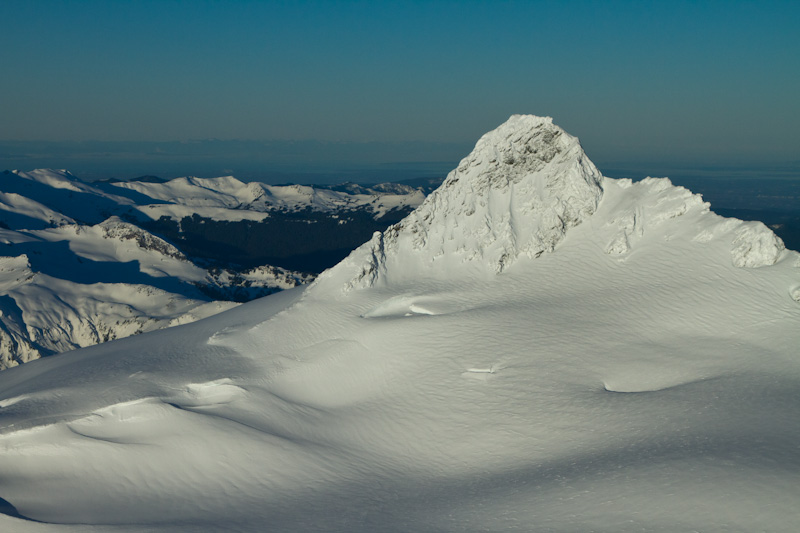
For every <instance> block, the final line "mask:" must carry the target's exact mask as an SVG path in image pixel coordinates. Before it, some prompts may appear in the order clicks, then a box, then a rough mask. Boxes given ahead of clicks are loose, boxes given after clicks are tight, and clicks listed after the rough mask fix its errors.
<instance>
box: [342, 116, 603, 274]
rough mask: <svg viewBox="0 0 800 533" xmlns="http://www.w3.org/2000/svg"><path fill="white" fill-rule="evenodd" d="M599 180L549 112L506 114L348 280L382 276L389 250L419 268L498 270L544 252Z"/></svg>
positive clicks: (582, 211) (594, 194)
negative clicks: (468, 265)
mask: <svg viewBox="0 0 800 533" xmlns="http://www.w3.org/2000/svg"><path fill="white" fill-rule="evenodd" d="M602 181H603V176H602V174H601V173H600V171H598V170H597V168H596V167H595V166H594V164H593V163H592V162H591V161H590V160H589V159H588V158H587V157H586V155H585V154H584V152H583V149H582V148H581V145H580V143H579V142H578V139H577V138H576V137H573V136H571V135H569V134H568V133H566V132H565V131H564V130H563V129H561V128H560V127H558V126H556V125H555V124H553V120H552V119H551V118H550V117H537V116H532V115H514V116H512V117H511V118H510V119H509V120H508V121H507V122H505V123H504V124H502V125H501V126H500V127H498V128H497V129H495V130H493V131H490V132H489V133H487V134H485V135H484V136H483V137H481V138H480V140H478V143H477V144H476V146H475V149H474V150H473V151H472V153H470V154H469V155H468V156H467V157H466V158H464V159H463V160H462V161H461V163H460V164H459V165H458V167H457V168H456V169H455V170H453V171H452V172H450V174H449V175H448V176H447V179H445V181H444V183H443V184H442V186H441V187H439V189H437V190H436V191H434V192H433V193H432V194H431V195H430V196H429V197H428V198H427V199H426V200H425V202H424V203H423V204H422V205H421V206H420V207H419V208H418V209H417V210H416V211H415V212H413V213H411V214H410V215H409V216H408V217H407V218H406V219H404V220H403V221H402V222H400V223H398V224H396V225H394V226H392V227H390V228H389V229H388V230H387V231H385V232H384V233H383V234H378V233H376V234H375V235H374V236H373V239H372V241H370V243H369V248H370V254H369V258H368V260H367V261H366V264H365V265H364V268H363V269H362V271H361V272H360V273H359V274H358V276H357V278H356V280H354V282H353V284H351V285H352V286H357V285H372V284H373V283H375V282H376V281H378V279H380V278H382V277H385V276H387V275H390V273H389V272H388V270H387V268H388V263H389V262H391V259H390V257H389V256H395V255H403V256H404V259H403V260H404V261H417V262H421V263H423V264H422V265H420V266H422V267H424V268H433V269H436V268H438V267H440V266H441V267H445V268H450V267H452V262H453V261H457V262H478V263H479V264H480V263H483V264H484V265H485V266H486V267H488V268H489V269H490V270H491V271H494V272H502V271H503V270H504V269H505V268H507V267H508V266H509V265H510V264H512V263H513V262H514V261H515V260H516V259H517V258H518V257H520V256H527V257H536V256H539V255H541V254H542V253H545V252H551V251H553V249H554V248H555V246H556V244H558V242H559V241H560V240H561V239H562V238H563V237H564V235H565V233H566V231H567V229H569V228H570V227H573V226H576V225H578V224H580V223H581V222H582V221H583V220H584V219H585V218H586V217H588V216H590V215H591V214H592V213H594V211H595V209H596V208H597V205H598V202H599V201H600V199H601V197H602V194H603V189H602V186H601V185H602ZM398 252H402V253H401V254H398ZM397 268H400V267H397Z"/></svg>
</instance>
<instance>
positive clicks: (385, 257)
mask: <svg viewBox="0 0 800 533" xmlns="http://www.w3.org/2000/svg"><path fill="white" fill-rule="evenodd" d="M798 326H800V254H798V253H797V252H794V251H791V250H786V249H784V247H783V243H782V242H781V241H780V239H778V238H777V237H775V236H774V234H773V233H772V232H771V231H770V230H769V229H768V228H766V227H765V226H764V225H762V224H760V223H751V222H741V221H738V220H735V219H725V218H722V217H720V216H717V215H716V214H714V213H713V212H712V211H711V210H710V209H709V205H708V204H707V203H705V202H703V201H702V199H701V198H700V197H699V196H696V195H693V194H691V193H690V192H689V191H687V190H686V189H683V188H680V187H675V186H673V185H672V184H671V183H670V182H669V180H667V179H652V178H651V179H646V180H643V181H641V182H637V183H632V182H631V181H629V180H614V179H609V178H606V177H603V176H602V175H601V174H600V173H599V172H598V171H597V169H596V168H595V167H594V165H593V164H592V163H591V161H589V160H588V158H587V157H586V156H585V154H584V153H583V151H582V150H581V148H580V145H579V143H578V141H577V139H576V138H574V137H572V136H570V135H568V134H567V133H566V132H564V131H563V130H561V129H560V128H559V127H557V126H555V125H553V123H552V121H551V120H550V119H549V118H540V117H532V116H514V117H512V118H511V119H510V120H509V121H508V122H507V123H505V124H503V125H502V126H500V127H499V128H498V129H497V130H495V131H493V132H490V133H488V134H487V135H485V136H484V137H483V138H482V139H481V140H480V141H479V142H478V144H477V146H476V149H475V151H474V152H473V153H472V154H470V155H469V156H468V157H467V158H465V159H464V160H463V161H462V163H461V164H460V165H459V167H458V168H457V169H456V170H454V171H453V172H452V173H451V174H450V175H449V176H448V178H447V179H446V180H445V182H444V183H443V184H442V186H441V188H440V189H438V190H437V191H436V192H435V193H433V194H432V195H430V196H429V197H428V198H427V199H426V200H425V201H424V202H423V204H422V205H421V206H420V207H419V208H418V209H417V210H416V211H415V212H414V213H412V214H411V215H409V216H408V217H407V218H406V219H404V220H403V221H402V222H400V223H398V224H396V225H395V226H393V227H391V228H390V229H389V230H387V231H386V232H384V233H382V234H376V235H375V237H373V239H372V240H371V241H370V242H368V243H366V244H364V245H363V246H362V247H360V248H358V249H357V250H355V251H354V252H353V253H352V254H351V255H350V256H349V257H348V258H347V259H345V260H344V261H343V262H341V263H340V264H339V265H337V266H336V267H334V268H332V269H330V270H328V271H326V272H325V273H323V274H322V275H321V276H319V277H318V278H317V280H316V281H315V282H314V283H313V284H311V285H310V286H307V287H301V288H295V289H290V290H287V291H283V292H281V293H277V294H274V295H271V296H268V297H266V298H263V299H260V300H256V301H253V302H250V303H247V304H243V305H241V306H238V307H235V308H233V309H231V310H229V311H226V312H223V313H220V314H218V315H215V316H213V317H210V318H207V319H205V320H200V321H197V322H194V323H191V324H187V325H184V326H179V327H175V328H171V329H168V330H160V331H155V332H152V333H147V334H144V335H140V336H136V337H130V338H126V339H122V340H118V341H114V342H110V343H106V344H103V345H98V346H93V347H90V348H85V349H81V350H77V351H74V352H71V353H69V354H64V355H60V356H54V357H50V358H46V359H42V360H38V361H33V362H31V363H28V364H25V365H22V366H20V367H16V368H12V369H10V370H7V371H4V372H2V373H0V427H2V430H0V449H2V453H0V498H3V499H4V500H6V501H7V502H9V504H8V505H6V506H5V507H4V509H5V511H6V515H0V528H2V530H4V531H15V532H17V531H18V532H23V533H25V532H50V531H56V532H59V531H62V532H73V531H81V532H82V531H104V532H105V531H110V532H127V531H135V532H144V531H248V532H249V531H253V532H257V531H259V532H260V531H281V532H283V531H340V532H374V531H384V532H385V531H398V532H399V531H505V530H517V531H537V532H548V531H550V532H556V531H557V532H575V531H600V532H624V531H663V532H674V531H704V532H709V531H742V532H745V531H747V532H749V531H770V532H784V531H785V532H793V531H796V530H797V524H798V522H799V521H800V424H798V423H797V420H798V417H800V352H799V351H798V346H800V327H798ZM11 515H17V516H11Z"/></svg>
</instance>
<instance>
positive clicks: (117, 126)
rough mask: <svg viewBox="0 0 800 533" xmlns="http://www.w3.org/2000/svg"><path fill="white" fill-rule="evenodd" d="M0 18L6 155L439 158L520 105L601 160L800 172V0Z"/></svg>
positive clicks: (312, 169)
mask: <svg viewBox="0 0 800 533" xmlns="http://www.w3.org/2000/svg"><path fill="white" fill-rule="evenodd" d="M0 21H2V30H0V66H1V67H2V72H3V82H2V83H1V84H0V166H5V167H8V166H9V165H12V164H14V165H20V166H22V169H23V170H26V169H29V168H34V167H35V166H42V165H39V163H46V165H44V166H58V167H66V168H70V169H74V168H75V167H76V166H78V167H81V166H82V168H85V169H87V170H86V172H87V173H94V174H97V175H99V174H102V173H103V172H107V173H109V174H114V173H116V174H119V175H122V174H124V173H132V174H136V175H139V174H156V173H158V172H167V173H175V174H176V175H186V174H189V173H191V174H196V175H202V174H209V175H219V174H220V173H223V171H231V172H228V173H236V172H239V173H245V174H247V176H243V177H253V176H258V174H259V172H261V173H262V174H264V175H269V176H271V177H272V178H273V179H283V178H285V177H286V176H291V175H292V174H300V173H303V172H306V173H310V174H314V173H317V174H320V173H325V172H330V173H335V172H347V171H348V169H349V171H352V172H355V171H359V172H362V173H364V174H369V172H372V171H378V170H380V169H383V170H384V171H387V169H389V170H388V172H389V173H390V174H391V173H399V174H402V173H403V172H404V170H403V169H404V168H405V169H409V168H412V167H413V168H414V169H415V170H414V171H409V175H411V174H413V173H414V172H418V173H426V172H428V173H430V172H440V171H441V169H446V168H449V167H452V166H453V165H454V164H455V163H457V161H458V160H459V159H460V158H461V157H463V156H465V155H466V154H467V153H468V152H469V150H470V149H471V147H472V146H473V145H474V143H475V141H476V140H477V139H478V137H480V135H482V134H483V133H485V132H486V131H488V130H491V129H493V128H494V127H496V126H497V125H499V124H500V123H502V122H503V121H505V120H506V119H507V118H508V116H510V115H511V114H515V113H532V114H537V115H548V116H552V117H553V118H554V120H555V122H556V123H557V124H559V125H561V126H562V127H564V128H565V129H566V130H567V131H568V132H570V133H572V134H573V135H576V136H578V137H579V138H580V139H581V142H582V144H583V146H584V148H585V149H586V151H587V153H588V154H589V157H590V158H592V159H593V160H594V161H595V162H596V163H598V165H599V166H600V167H601V169H603V168H604V167H606V168H629V169H630V168H637V169H638V168H639V167H647V165H651V166H654V167H656V168H655V169H654V170H659V169H664V170H667V169H668V168H670V167H671V166H672V167H697V168H700V167H702V168H712V167H713V168H717V167H722V168H736V167H742V168H744V167H746V168H754V169H767V168H772V169H784V170H785V169H786V168H789V169H790V170H789V173H790V174H791V173H792V172H796V171H797V168H798V167H800V154H799V153H798V147H800V101H798V98H797V95H798V94H800V60H798V57H800V31H798V29H797V28H798V27H800V2H796V1H790V2H767V1H761V2H736V1H724V2H700V1H696V2H676V1H669V2H647V1H637V2H613V1H606V2H580V1H560V2H545V1H529V2H503V1H490V2H488V1H487V2H470V1H459V2H437V1H429V2H333V1H330V2H304V1H296V2H277V1H262V2H246V1H240V2H235V1H215V2H204V1H185V2H184V1H176V0H161V1H156V2H151V1H138V2H125V1H115V2H107V1H92V0H82V1H45V0H27V1H17V0H4V1H3V2H0ZM45 141H46V142H45ZM253 141H258V142H260V143H262V146H264V147H265V148H264V150H263V153H262V150H261V149H260V148H259V144H258V143H255V144H254V143H253ZM197 143H200V144H204V145H205V147H206V148H207V149H208V150H207V152H208V153H206V152H204V154H205V155H198V154H197V153H196V152H197ZM190 144H191V145H192V149H190V150H188V151H187V150H185V149H182V148H180V147H183V148H186V146H188V145H190ZM287 145H292V146H293V147H294V148H293V150H290V151H289V152H290V154H289V155H287V154H285V153H284V154H282V153H281V150H280V147H281V146H287ZM320 146H323V147H324V149H321V150H320ZM209 154H211V155H209ZM276 154H277V155H276ZM58 163H63V164H60V165H59V164H58ZM25 165H27V166H25ZM114 165H116V167H115V166H114ZM14 168H16V167H14ZM183 168H185V169H186V171H185V172H181V171H182V170H183ZM90 169H91V170H90ZM123 169H124V171H123ZM776 172H778V170H776ZM282 173H283V174H282ZM798 175H800V174H798ZM94 177H97V176H94ZM411 177H413V176H411Z"/></svg>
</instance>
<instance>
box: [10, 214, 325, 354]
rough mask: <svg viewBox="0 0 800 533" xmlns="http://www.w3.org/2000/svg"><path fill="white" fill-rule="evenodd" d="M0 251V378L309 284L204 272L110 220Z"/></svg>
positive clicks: (19, 237)
mask: <svg viewBox="0 0 800 533" xmlns="http://www.w3.org/2000/svg"><path fill="white" fill-rule="evenodd" d="M0 243H2V244H4V245H5V246H4V250H3V256H0V370H2V369H5V368H8V367H10V366H14V365H17V364H20V363H25V362H28V361H31V360H33V359H38V358H39V357H42V356H45V355H52V354H54V353H60V352H65V351H68V350H72V349H75V348H79V347H85V346H91V345H93V344H97V343H100V342H106V341H108V340H112V339H116V338H121V337H127V336H129V335H134V334H138V333H143V332H145V331H151V330H154V329H160V328H164V327H169V326H172V325H175V324H181V323H186V322H190V321H192V320H197V319H199V318H204V317H206V316H210V315H212V314H215V313H218V312H220V311H222V310H225V309H230V308H231V307H232V306H234V305H236V304H235V303H234V302H233V300H236V301H243V300H246V299H252V298H250V297H251V296H252V297H256V296H261V295H264V294H269V293H271V292H275V291H277V290H282V289H287V288H291V287H295V286H297V285H298V284H300V283H304V282H308V281H310V279H311V277H310V276H306V275H303V274H299V273H294V272H288V271H285V270H283V269H280V268H275V267H268V266H265V267H261V268H259V269H250V270H246V271H241V272H239V271H237V272H232V271H230V270H225V269H212V270H208V269H205V268H202V267H199V266H197V265H196V264H194V263H193V262H191V261H190V260H189V259H188V258H187V257H186V256H185V255H184V254H183V253H181V252H180V251H179V250H178V249H177V248H175V247H174V246H172V245H171V244H169V243H167V242H165V241H164V240H162V239H160V238H158V237H156V236H154V235H151V234H150V233H148V232H146V231H144V230H142V229H141V228H139V227H137V226H135V225H133V224H130V223H127V222H124V221H122V220H120V219H118V218H116V217H111V218H109V219H107V220H105V221H104V222H101V223H99V224H96V225H93V226H87V225H79V224H65V225H61V226H57V227H49V228H45V229H38V230H16V231H15V230H10V229H0ZM213 299H217V300H221V301H212V300H213Z"/></svg>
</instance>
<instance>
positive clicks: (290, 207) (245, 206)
mask: <svg viewBox="0 0 800 533" xmlns="http://www.w3.org/2000/svg"><path fill="white" fill-rule="evenodd" d="M113 185H114V186H115V187H118V188H120V189H128V190H133V191H136V192H138V193H141V194H142V195H144V196H147V197H149V198H152V199H154V200H159V201H160V202H162V203H154V204H149V205H146V206H140V207H138V209H139V210H140V211H141V212H142V213H144V214H146V215H147V216H149V217H151V218H158V216H161V215H162V214H165V215H167V216H171V217H176V216H177V215H178V212H177V211H176V209H175V207H174V206H175V205H180V206H184V207H187V208H202V209H215V210H217V211H213V212H211V211H209V213H214V214H212V215H210V216H211V218H219V217H228V218H229V219H236V215H235V214H234V213H232V212H231V211H242V212H250V213H251V216H252V215H254V214H256V213H265V214H266V213H269V212H271V211H276V210H277V211H288V212H293V211H302V210H306V209H309V210H312V211H320V212H333V211H335V212H342V211H347V210H354V209H365V210H367V211H369V212H370V213H372V215H373V216H374V217H375V218H380V217H382V216H384V215H386V213H388V212H389V211H391V210H394V209H404V208H408V207H412V208H413V207H416V206H417V205H419V204H420V203H421V202H422V200H423V199H424V198H425V195H424V194H423V193H422V192H421V191H420V190H418V189H415V188H413V187H407V186H406V187H403V186H398V185H395V186H394V187H388V186H386V185H385V184H383V185H377V186H375V187H369V188H368V187H363V186H356V187H353V188H350V189H349V190H348V189H345V190H334V189H332V188H323V187H312V186H308V185H267V184H264V183H258V182H250V183H244V182H242V181H240V180H238V179H236V178H234V177H233V176H224V177H220V178H194V177H185V178H176V179H173V180H170V181H167V182H163V183H148V182H141V181H127V182H116V183H114V184H113ZM167 206H172V207H167ZM187 213H189V214H191V211H187Z"/></svg>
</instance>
